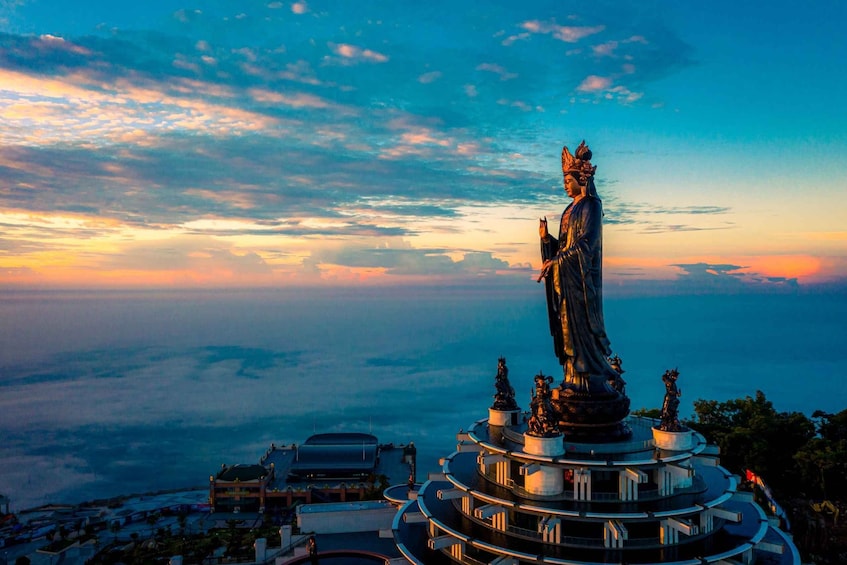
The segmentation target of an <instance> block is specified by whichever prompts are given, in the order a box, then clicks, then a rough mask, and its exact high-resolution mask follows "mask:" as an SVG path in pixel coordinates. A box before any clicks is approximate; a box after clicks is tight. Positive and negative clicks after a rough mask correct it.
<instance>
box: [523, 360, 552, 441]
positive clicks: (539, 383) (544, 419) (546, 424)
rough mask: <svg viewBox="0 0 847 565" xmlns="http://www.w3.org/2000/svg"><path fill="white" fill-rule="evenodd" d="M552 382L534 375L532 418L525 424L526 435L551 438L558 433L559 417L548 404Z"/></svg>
mask: <svg viewBox="0 0 847 565" xmlns="http://www.w3.org/2000/svg"><path fill="white" fill-rule="evenodd" d="M552 382H553V377H545V376H544V375H543V374H542V373H538V374H537V375H535V390H534V391H533V393H532V402H531V403H530V409H531V410H532V416H531V417H530V418H529V421H528V422H527V433H528V434H529V435H531V436H536V437H551V436H555V435H557V434H558V433H559V415H558V413H557V412H556V410H555V409H554V408H553V404H552V403H551V402H550V398H551V397H552V392H551V391H550V383H552Z"/></svg>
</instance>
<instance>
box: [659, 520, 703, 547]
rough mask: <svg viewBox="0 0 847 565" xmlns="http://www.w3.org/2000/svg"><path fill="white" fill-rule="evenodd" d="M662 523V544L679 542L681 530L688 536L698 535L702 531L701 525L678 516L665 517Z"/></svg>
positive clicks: (660, 540) (660, 538)
mask: <svg viewBox="0 0 847 565" xmlns="http://www.w3.org/2000/svg"><path fill="white" fill-rule="evenodd" d="M660 524H661V528H660V530H659V543H661V544H662V545H671V544H676V543H679V533H680V532H682V533H683V534H685V535H687V536H696V535H697V534H699V533H700V528H699V526H697V525H695V524H692V523H691V522H688V521H683V520H678V519H676V518H665V519H664V520H662V521H661V523H660Z"/></svg>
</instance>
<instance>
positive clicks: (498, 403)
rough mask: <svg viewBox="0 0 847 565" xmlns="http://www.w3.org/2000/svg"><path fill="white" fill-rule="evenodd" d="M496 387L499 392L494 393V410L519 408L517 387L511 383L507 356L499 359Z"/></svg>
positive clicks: (495, 379) (495, 378)
mask: <svg viewBox="0 0 847 565" xmlns="http://www.w3.org/2000/svg"><path fill="white" fill-rule="evenodd" d="M494 387H495V388H496V389H497V393H496V394H495V395H494V405H493V406H492V408H493V409H494V410H518V403H517V402H515V389H514V388H512V385H511V383H509V369H508V367H506V358H505V357H500V358H499V359H497V376H495V377H494Z"/></svg>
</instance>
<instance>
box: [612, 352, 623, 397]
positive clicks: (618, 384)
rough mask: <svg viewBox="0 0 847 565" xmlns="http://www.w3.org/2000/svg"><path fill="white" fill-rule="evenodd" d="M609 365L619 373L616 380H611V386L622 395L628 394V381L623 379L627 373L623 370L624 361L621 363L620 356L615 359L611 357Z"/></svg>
mask: <svg viewBox="0 0 847 565" xmlns="http://www.w3.org/2000/svg"><path fill="white" fill-rule="evenodd" d="M609 365H610V366H611V367H612V369H614V370H615V373H617V374H616V375H615V377H614V378H612V379H609V386H610V387H612V388H613V389H615V390H616V391H618V392H619V393H621V394H626V381H625V380H623V377H622V375H623V374H624V373H625V372H626V371H624V370H623V361H621V358H620V357H619V356H618V355H615V356H614V357H609Z"/></svg>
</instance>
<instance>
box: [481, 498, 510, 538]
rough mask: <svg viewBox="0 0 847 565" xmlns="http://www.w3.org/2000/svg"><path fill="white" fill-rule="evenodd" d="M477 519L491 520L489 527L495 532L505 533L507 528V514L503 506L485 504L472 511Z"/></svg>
mask: <svg viewBox="0 0 847 565" xmlns="http://www.w3.org/2000/svg"><path fill="white" fill-rule="evenodd" d="M474 515H475V516H476V517H477V518H482V519H483V520H484V519H485V518H491V527H493V528H494V529H495V530H500V531H501V532H505V531H506V529H507V528H508V526H509V512H508V511H507V510H506V508H505V507H503V506H498V505H497V504H485V505H483V506H480V507H479V508H477V509H476V510H474Z"/></svg>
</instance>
